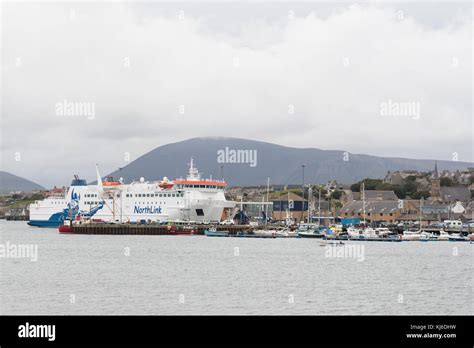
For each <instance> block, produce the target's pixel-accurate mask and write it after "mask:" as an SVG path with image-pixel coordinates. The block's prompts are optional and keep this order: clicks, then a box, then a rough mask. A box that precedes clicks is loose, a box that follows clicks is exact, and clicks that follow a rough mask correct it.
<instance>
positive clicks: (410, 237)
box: [402, 231, 421, 241]
mask: <svg viewBox="0 0 474 348" xmlns="http://www.w3.org/2000/svg"><path fill="white" fill-rule="evenodd" d="M420 239H421V231H403V235H402V240H405V241H414V240H420Z"/></svg>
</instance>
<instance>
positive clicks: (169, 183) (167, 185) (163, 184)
mask: <svg viewBox="0 0 474 348" xmlns="http://www.w3.org/2000/svg"><path fill="white" fill-rule="evenodd" d="M158 186H159V187H160V188H162V189H163V190H169V189H170V188H172V187H173V186H174V182H172V181H169V180H168V178H167V177H166V176H165V177H164V178H163V180H161V181H160V183H159V184H158Z"/></svg>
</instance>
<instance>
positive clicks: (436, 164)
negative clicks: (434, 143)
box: [433, 161, 439, 179]
mask: <svg viewBox="0 0 474 348" xmlns="http://www.w3.org/2000/svg"><path fill="white" fill-rule="evenodd" d="M438 178H439V175H438V163H437V162H436V161H435V167H434V171H433V179H438Z"/></svg>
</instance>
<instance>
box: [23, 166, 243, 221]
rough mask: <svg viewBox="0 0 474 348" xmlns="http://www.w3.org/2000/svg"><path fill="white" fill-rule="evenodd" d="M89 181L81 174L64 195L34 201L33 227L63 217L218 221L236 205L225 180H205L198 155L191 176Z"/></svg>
mask: <svg viewBox="0 0 474 348" xmlns="http://www.w3.org/2000/svg"><path fill="white" fill-rule="evenodd" d="M96 171H97V184H96V185H88V184H87V183H86V181H85V180H83V179H80V178H79V177H78V176H77V175H75V176H74V180H73V181H72V183H71V186H70V187H69V188H68V190H67V193H66V194H65V195H64V196H51V197H48V198H46V199H44V200H42V201H36V202H35V203H32V204H30V220H29V221H28V224H29V225H30V226H38V227H58V226H59V225H62V224H63V223H64V220H68V219H71V220H81V219H84V220H90V219H93V220H94V221H104V222H123V223H126V222H132V223H133V222H140V221H143V220H145V221H152V222H169V221H190V222H193V221H194V222H219V221H220V220H221V218H222V215H223V211H224V209H227V208H234V206H235V203H234V202H231V201H228V200H227V199H226V198H225V195H224V190H225V187H226V186H227V184H226V183H225V181H223V180H212V178H211V179H202V178H201V175H200V173H199V172H198V169H197V168H196V167H195V166H194V163H193V159H192V158H191V162H190V164H189V172H188V175H187V177H186V178H179V179H176V180H174V181H170V180H168V178H166V177H165V178H163V180H161V181H153V182H148V181H145V179H144V178H140V180H139V181H134V182H132V183H130V184H124V183H123V180H122V179H120V180H119V181H114V180H113V179H112V178H110V177H109V178H107V179H105V180H104V181H102V179H101V177H100V174H99V170H98V168H97V167H96Z"/></svg>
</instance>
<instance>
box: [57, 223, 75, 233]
mask: <svg viewBox="0 0 474 348" xmlns="http://www.w3.org/2000/svg"><path fill="white" fill-rule="evenodd" d="M58 230H59V233H72V232H73V228H72V221H71V220H65V221H64V223H63V224H62V225H59V228H58Z"/></svg>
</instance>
